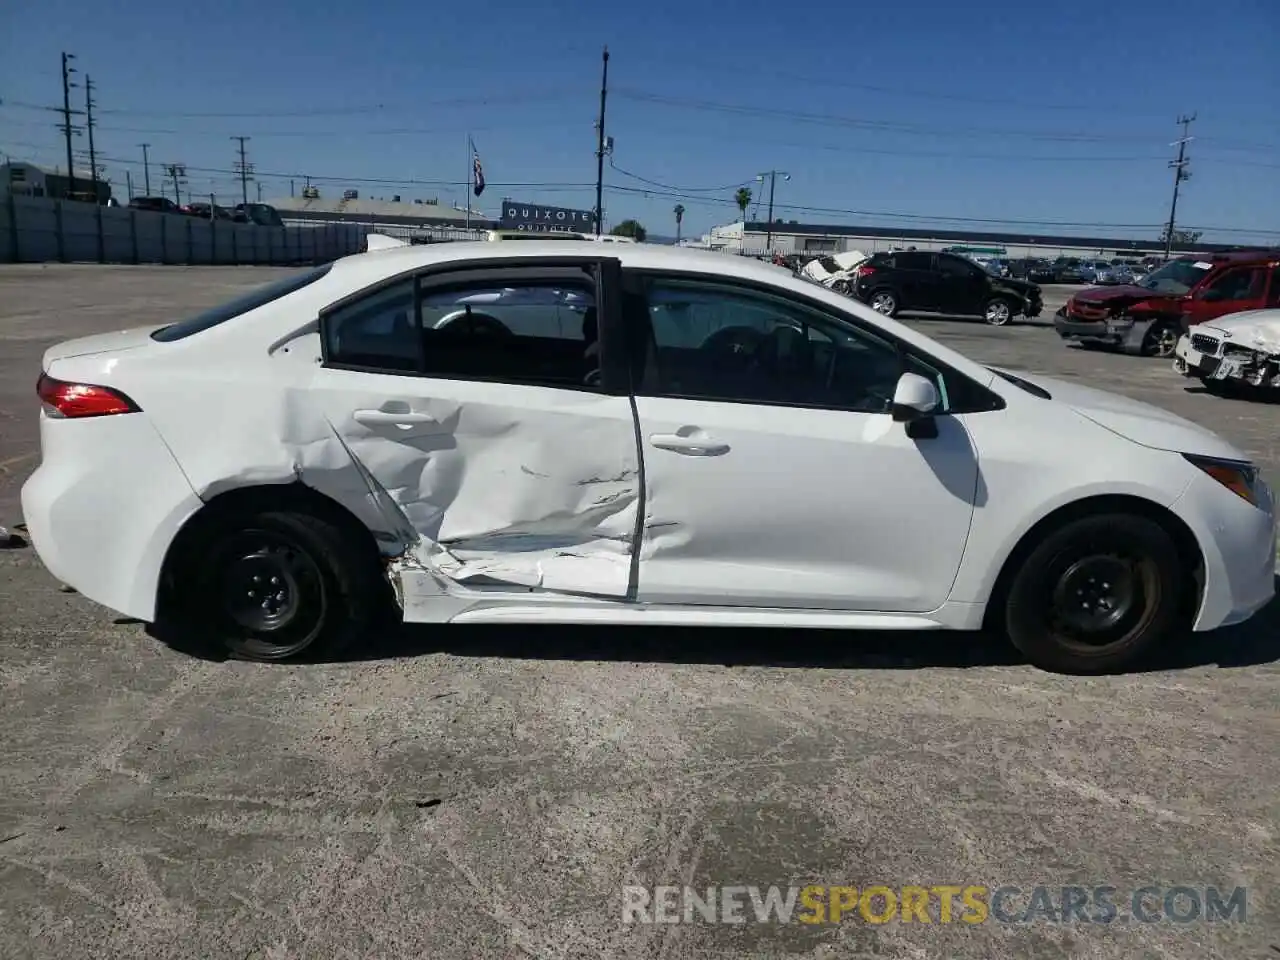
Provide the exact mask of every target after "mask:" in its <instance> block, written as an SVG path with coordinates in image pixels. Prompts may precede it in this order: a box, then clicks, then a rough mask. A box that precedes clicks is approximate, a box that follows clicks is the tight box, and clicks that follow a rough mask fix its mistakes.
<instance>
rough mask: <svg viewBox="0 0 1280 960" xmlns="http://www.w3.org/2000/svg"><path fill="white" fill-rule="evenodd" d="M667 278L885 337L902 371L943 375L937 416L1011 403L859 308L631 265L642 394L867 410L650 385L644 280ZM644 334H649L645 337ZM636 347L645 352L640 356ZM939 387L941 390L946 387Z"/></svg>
mask: <svg viewBox="0 0 1280 960" xmlns="http://www.w3.org/2000/svg"><path fill="white" fill-rule="evenodd" d="M663 280H671V281H677V282H680V281H683V282H686V283H704V284H708V285H710V286H713V287H724V288H729V289H730V290H732V291H735V292H739V293H740V294H741V295H743V296H752V295H760V294H763V295H765V296H769V297H776V298H778V299H780V300H782V301H784V302H786V303H790V304H794V305H795V306H796V308H797V309H799V310H802V311H810V312H813V313H816V314H818V315H819V316H820V317H821V318H822V319H823V320H825V321H826V322H828V323H830V324H831V325H832V326H833V327H835V328H837V329H839V328H841V327H845V328H847V329H848V330H849V332H850V333H852V334H853V335H854V336H858V337H866V338H868V339H870V340H873V341H874V340H881V341H884V342H886V343H888V344H889V345H890V346H892V347H893V348H894V349H895V350H896V351H897V354H898V361H899V371H900V372H899V376H901V374H902V373H908V372H910V371H909V370H907V369H906V367H907V363H908V361H909V360H915V361H916V363H919V364H922V365H924V366H925V367H928V368H931V369H933V370H935V371H937V373H938V376H939V377H941V378H942V381H943V385H944V388H945V394H944V396H945V399H946V401H947V409H945V410H938V411H937V416H951V415H956V414H962V413H969V414H971V413H987V412H990V411H994V410H1003V409H1005V407H1006V406H1007V404H1006V403H1005V400H1004V398H1003V397H1001V396H1000V395H999V394H998V393H996V392H995V391H994V390H991V389H990V388H988V387H986V386H984V385H983V384H981V383H979V382H978V381H976V380H974V379H973V378H972V377H970V376H969V375H968V374H964V373H961V372H960V371H959V370H957V369H956V368H955V367H952V366H951V365H950V364H947V363H945V362H943V361H941V360H938V359H937V358H935V357H933V356H932V355H930V354H929V353H927V352H926V351H923V350H921V349H920V348H919V347H917V346H915V345H914V344H910V343H907V342H906V341H905V340H903V339H902V338H900V337H897V336H895V335H894V334H893V333H892V332H891V331H889V330H886V329H884V328H883V327H879V326H876V325H875V324H873V323H868V322H866V321H865V320H863V319H862V318H861V317H859V316H857V315H856V314H853V313H846V312H844V311H842V310H838V309H836V308H833V307H831V306H830V305H829V304H826V303H824V302H822V301H821V300H817V299H814V298H812V297H807V296H805V295H803V294H800V293H796V292H794V291H791V290H786V289H783V288H780V287H775V286H773V285H771V284H768V283H765V282H762V281H757V280H752V279H746V278H743V277H729V276H725V275H723V274H717V273H707V272H703V271H685V270H671V269H665V270H664V269H655V268H641V267H627V268H625V269H623V271H622V284H623V299H624V304H625V307H624V316H623V320H624V322H625V325H626V331H627V347H628V349H629V357H628V361H629V362H628V367H629V372H630V382H631V390H632V392H633V393H634V394H635V396H637V397H661V398H667V399H676V400H690V401H702V402H710V403H739V404H744V405H750V406H768V407H793V408H796V409H802V410H830V411H833V412H839V413H866V411H857V410H848V409H846V408H843V407H831V406H827V405H825V404H813V403H797V402H783V401H770V402H768V403H764V402H761V401H759V400H746V399H736V398H733V397H714V398H713V397H697V396H685V395H680V394H671V393H658V392H653V391H649V390H646V389H645V386H644V383H643V375H644V367H645V364H646V363H648V362H649V360H650V355H651V352H652V351H651V348H652V346H653V335H652V331H651V325H650V321H649V317H648V310H649V303H648V300H647V298H646V296H645V284H646V282H647V281H663ZM640 311H643V315H641V313H640ZM642 337H643V338H645V339H644V340H643V341H642V339H641V338H642ZM637 353H641V354H643V355H640V356H637ZM939 392H940V393H942V392H943V391H939ZM886 415H887V414H886Z"/></svg>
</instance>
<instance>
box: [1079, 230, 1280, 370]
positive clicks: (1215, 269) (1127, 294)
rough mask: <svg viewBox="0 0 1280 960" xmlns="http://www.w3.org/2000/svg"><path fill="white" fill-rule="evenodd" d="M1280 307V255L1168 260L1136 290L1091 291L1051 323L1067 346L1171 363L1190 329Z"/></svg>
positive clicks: (1246, 253)
mask: <svg viewBox="0 0 1280 960" xmlns="http://www.w3.org/2000/svg"><path fill="white" fill-rule="evenodd" d="M1269 306H1271V307H1274V306H1280V249H1272V250H1250V251H1239V252H1235V253H1216V254H1211V255H1208V256H1204V257H1198V256H1189V257H1178V258H1177V259H1175V260H1170V261H1169V262H1168V263H1166V264H1165V265H1164V266H1162V267H1160V268H1159V269H1157V270H1154V271H1152V272H1151V273H1149V274H1147V276H1145V277H1143V278H1142V279H1141V280H1139V281H1138V282H1137V283H1136V284H1130V285H1125V286H1118V287H1089V288H1087V289H1084V290H1081V291H1080V292H1079V293H1077V294H1075V295H1074V296H1073V297H1072V298H1071V299H1070V300H1068V301H1067V303H1066V305H1065V306H1063V307H1062V308H1061V309H1060V310H1059V311H1058V313H1057V315H1056V316H1055V317H1054V320H1053V325H1054V327H1055V329H1057V331H1058V335H1059V336H1061V337H1062V339H1064V340H1068V341H1070V340H1076V341H1080V342H1083V343H1090V344H1102V345H1106V346H1110V347H1119V348H1120V349H1122V350H1124V352H1126V353H1133V354H1141V355H1143V356H1158V357H1171V356H1173V350H1174V347H1175V346H1176V345H1177V342H1178V337H1179V336H1181V335H1182V333H1183V332H1184V331H1185V330H1186V329H1187V327H1189V326H1194V325H1195V324H1197V323H1204V322H1205V321H1206V320H1213V319H1214V318H1216V317H1221V316H1224V315H1225V314H1228V313H1238V312H1240V311H1241V310H1256V309H1260V308H1263V307H1269Z"/></svg>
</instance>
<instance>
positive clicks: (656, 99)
mask: <svg viewBox="0 0 1280 960" xmlns="http://www.w3.org/2000/svg"><path fill="white" fill-rule="evenodd" d="M615 95H616V96H618V97H620V98H622V99H625V100H631V101H635V102H640V103H655V104H661V105H663V106H673V107H683V108H688V109H693V110H705V111H712V112H720V113H727V114H736V115H739V116H758V117H772V118H776V119H782V120H793V121H797V122H801V123H812V124H817V125H826V126H843V127H853V128H858V129H867V130H878V131H881V132H892V133H901V134H906V135H917V136H941V137H1014V138H1019V139H1026V140H1038V141H1044V142H1048V143H1108V142H1127V143H1151V142H1153V141H1154V140H1155V139H1156V137H1155V136H1154V135H1149V136H1137V135H1118V134H1095V133H1085V132H1071V133H1049V132H1045V131H1033V130H1009V129H982V128H976V127H975V128H969V129H942V128H937V127H931V126H925V125H923V124H911V123H901V122H898V121H891V120H872V119H867V118H862V117H846V116H839V115H835V114H826V113H810V112H806V111H799V110H783V109H778V108H773V107H761V106H754V105H750V104H733V103H722V102H719V101H711V100H698V99H693V98H689V97H673V96H665V95H662V94H656V93H650V92H647V91H644V90H637V89H635V88H629V87H621V88H618V89H616V90H615ZM1218 142H1219V143H1228V142H1234V143H1237V144H1240V143H1242V141H1218ZM1248 149H1250V150H1261V151H1266V152H1274V151H1277V150H1280V146H1277V145H1275V144H1262V143H1253V144H1251V145H1250V146H1249V148H1248Z"/></svg>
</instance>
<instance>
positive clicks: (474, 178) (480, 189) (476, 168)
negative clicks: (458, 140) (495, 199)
mask: <svg viewBox="0 0 1280 960" xmlns="http://www.w3.org/2000/svg"><path fill="white" fill-rule="evenodd" d="M471 156H472V158H473V159H472V164H471V166H472V174H471V189H472V190H474V191H475V194H476V196H477V197H478V196H480V194H482V193H484V168H483V167H481V166H480V153H479V152H478V151H477V150H476V145H475V142H474V141H472V142H471Z"/></svg>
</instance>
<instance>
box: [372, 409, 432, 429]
mask: <svg viewBox="0 0 1280 960" xmlns="http://www.w3.org/2000/svg"><path fill="white" fill-rule="evenodd" d="M352 417H354V418H355V421H356V423H363V424H364V425H365V426H366V427H385V426H388V425H390V426H396V427H411V426H414V425H415V424H420V423H435V422H436V418H435V417H433V416H431V414H429V413H413V412H412V411H409V410H406V411H404V412H403V413H397V412H395V411H393V410H357V411H356V412H355V413H353V414H352Z"/></svg>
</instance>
